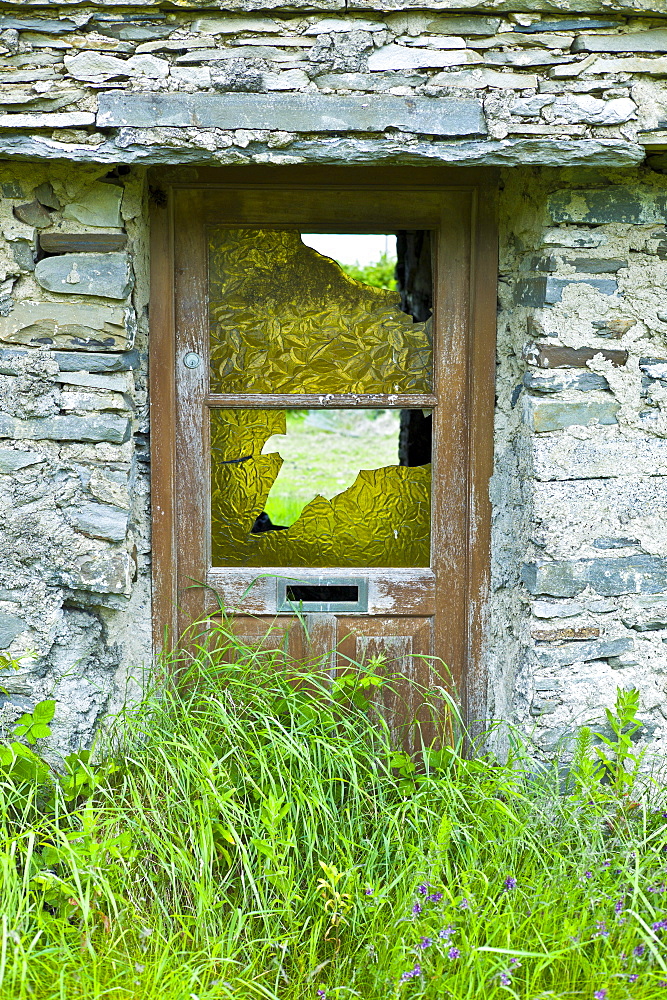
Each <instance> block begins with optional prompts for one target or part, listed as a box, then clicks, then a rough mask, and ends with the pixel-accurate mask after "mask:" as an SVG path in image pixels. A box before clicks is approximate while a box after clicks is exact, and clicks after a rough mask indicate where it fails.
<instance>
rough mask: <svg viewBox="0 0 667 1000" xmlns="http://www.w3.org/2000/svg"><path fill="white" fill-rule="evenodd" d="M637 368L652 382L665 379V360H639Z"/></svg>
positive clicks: (666, 362) (666, 371) (666, 360)
mask: <svg viewBox="0 0 667 1000" xmlns="http://www.w3.org/2000/svg"><path fill="white" fill-rule="evenodd" d="M639 367H640V369H641V370H642V371H643V372H644V373H645V374H646V375H648V377H649V378H650V379H652V380H653V379H656V380H660V381H663V380H664V379H667V358H640V359H639Z"/></svg>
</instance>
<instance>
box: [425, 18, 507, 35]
mask: <svg viewBox="0 0 667 1000" xmlns="http://www.w3.org/2000/svg"><path fill="white" fill-rule="evenodd" d="M499 27H500V18H499V17H481V16H478V15H475V14H470V15H465V14H463V15H460V16H458V17H457V16H456V15H454V16H453V17H447V16H446V15H445V16H443V17H436V18H434V20H433V21H429V22H428V24H427V25H426V30H427V31H428V32H431V34H434V35H439V34H442V35H463V36H464V37H465V36H466V35H472V36H480V37H489V36H491V35H495V33H496V32H497V30H498V28H499Z"/></svg>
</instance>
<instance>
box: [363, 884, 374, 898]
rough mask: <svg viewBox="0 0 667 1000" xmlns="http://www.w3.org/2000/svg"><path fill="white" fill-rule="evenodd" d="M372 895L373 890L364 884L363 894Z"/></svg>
mask: <svg viewBox="0 0 667 1000" xmlns="http://www.w3.org/2000/svg"><path fill="white" fill-rule="evenodd" d="M372 895H373V890H372V889H369V887H368V886H366V888H365V889H364V896H372Z"/></svg>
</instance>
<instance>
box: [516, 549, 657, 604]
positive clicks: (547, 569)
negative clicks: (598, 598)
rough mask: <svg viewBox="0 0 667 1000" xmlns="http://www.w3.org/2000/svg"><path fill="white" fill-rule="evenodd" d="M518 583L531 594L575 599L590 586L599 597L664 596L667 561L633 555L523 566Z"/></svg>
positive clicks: (533, 563)
mask: <svg viewBox="0 0 667 1000" xmlns="http://www.w3.org/2000/svg"><path fill="white" fill-rule="evenodd" d="M521 579H522V581H523V583H524V585H525V587H526V588H527V590H528V591H529V592H530V593H531V594H549V595H551V596H552V597H576V595H577V594H580V593H581V592H582V590H584V589H585V588H586V587H587V586H591V587H592V589H593V590H595V591H596V592H597V593H598V594H601V595H602V596H603V597H613V596H617V595H620V594H659V593H663V592H667V559H665V558H662V557H659V556H648V555H641V554H640V555H634V556H622V557H620V558H618V559H613V558H607V559H604V558H602V557H601V558H599V559H581V560H578V561H576V562H567V561H565V560H555V561H554V562H532V563H525V564H524V565H523V567H522V570H521Z"/></svg>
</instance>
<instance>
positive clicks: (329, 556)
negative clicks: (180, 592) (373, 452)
mask: <svg viewBox="0 0 667 1000" xmlns="http://www.w3.org/2000/svg"><path fill="white" fill-rule="evenodd" d="M285 429H286V421H285V411H284V410H250V409H224V410H218V409H216V410H212V411H211V522H212V531H211V535H212V549H213V551H212V556H213V564H214V565H216V566H292V567H299V566H348V567H349V566H387V567H390V566H428V564H429V555H430V494H431V466H430V465H423V466H418V467H416V468H405V467H403V466H399V465H391V466H387V467H385V468H382V469H372V470H362V471H361V472H360V473H359V474H358V476H357V478H356V481H355V482H354V484H353V485H352V486H351V487H350V488H349V489H347V490H344V491H343V492H342V493H339V494H338V495H337V496H334V497H333V498H332V499H331V500H327V499H326V498H325V497H322V496H316V497H315V499H314V500H311V502H310V503H309V504H307V505H306V507H305V508H304V509H303V511H302V513H301V515H300V517H299V518H298V519H297V520H296V521H295V522H294V524H293V525H292V526H291V527H290V528H288V529H287V530H285V531H266V532H263V533H261V534H252V528H253V526H254V524H255V521H256V519H257V518H258V517H259V515H260V514H261V513H262V512H263V511H264V509H265V506H266V499H267V497H268V495H269V491H270V489H271V486H272V485H273V482H274V480H275V478H276V476H277V475H278V472H279V470H280V467H281V465H282V462H283V460H282V458H281V457H280V455H279V454H278V453H273V454H269V455H262V454H261V452H262V448H263V446H264V444H265V442H266V441H267V440H268V438H269V437H271V436H272V435H273V434H284V433H285Z"/></svg>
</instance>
